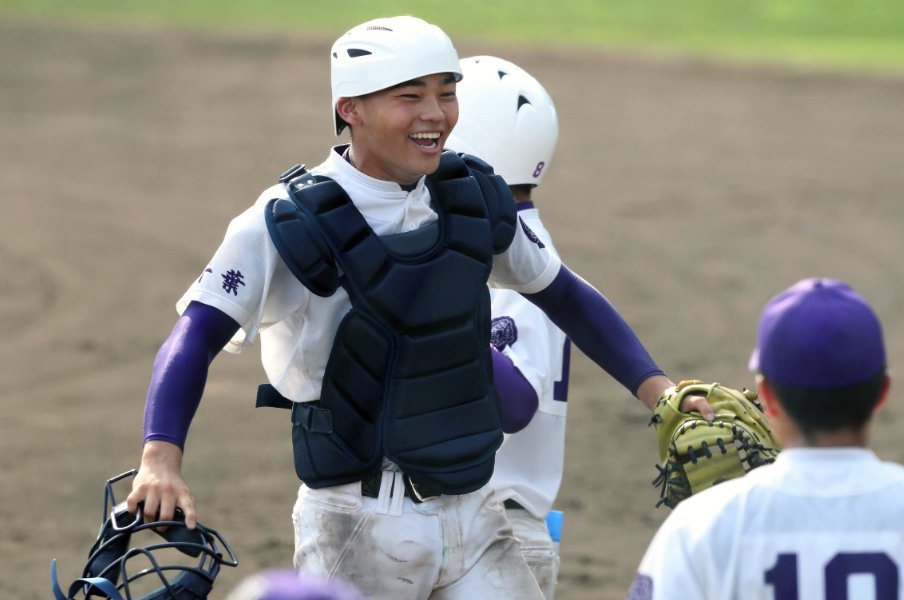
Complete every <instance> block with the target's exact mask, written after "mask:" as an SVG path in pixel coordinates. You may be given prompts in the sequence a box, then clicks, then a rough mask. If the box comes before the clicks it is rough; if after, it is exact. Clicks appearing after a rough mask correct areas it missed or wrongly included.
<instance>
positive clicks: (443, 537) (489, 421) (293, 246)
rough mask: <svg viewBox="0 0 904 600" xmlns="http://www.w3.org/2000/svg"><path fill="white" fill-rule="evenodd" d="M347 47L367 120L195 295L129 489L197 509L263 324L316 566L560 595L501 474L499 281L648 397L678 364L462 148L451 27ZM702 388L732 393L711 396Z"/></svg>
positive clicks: (422, 25) (301, 518)
mask: <svg viewBox="0 0 904 600" xmlns="http://www.w3.org/2000/svg"><path fill="white" fill-rule="evenodd" d="M330 61H331V80H332V92H333V94H332V95H333V100H332V106H331V109H330V110H331V113H332V118H333V122H334V123H335V130H336V134H337V135H339V134H340V133H341V132H342V131H343V130H345V129H348V130H350V136H351V141H350V143H346V144H340V145H338V146H335V147H333V148H332V149H331V150H330V151H329V155H328V156H327V158H326V160H325V161H324V162H323V163H321V164H320V165H318V166H317V167H315V168H313V169H312V170H311V171H310V172H308V171H306V170H305V169H303V168H301V167H295V168H292V169H289V170H288V171H286V172H285V173H283V175H282V176H280V177H279V181H278V183H277V184H276V185H274V186H272V187H270V188H268V189H267V190H265V191H264V192H263V194H261V196H260V197H259V198H258V201H257V202H256V203H255V204H254V205H253V206H252V207H250V208H249V209H248V210H246V211H245V212H243V213H242V214H241V215H239V216H238V217H236V218H235V219H234V220H233V221H232V222H231V223H230V225H229V228H228V229H227V231H226V236H225V239H224V240H223V242H222V244H221V245H220V247H219V248H218V249H217V251H216V252H215V253H214V255H213V257H212V259H211V260H210V262H209V264H208V265H207V267H206V268H204V269H203V270H202V272H201V274H200V276H199V277H198V279H197V280H195V281H194V282H193V283H192V284H191V286H190V287H189V289H188V290H187V291H186V292H185V294H184V295H183V296H182V298H181V299H180V300H179V302H178V304H177V308H178V310H179V311H180V313H181V315H180V317H179V319H178V320H177V322H176V325H175V326H174V328H173V330H172V333H171V334H170V336H169V337H168V338H167V340H166V341H165V342H164V344H163V346H162V347H161V349H160V351H159V352H158V355H157V360H156V361H155V364H154V371H153V374H152V376H151V384H150V387H149V390H148V397H147V402H146V405H145V422H144V441H145V444H144V449H143V453H142V460H141V467H140V469H139V473H138V475H137V476H136V478H135V480H134V482H133V488H132V493H131V494H130V495H129V498H128V506H129V508H130V509H131V510H135V509H136V507H137V504H138V503H139V502H143V503H144V512H145V514H147V515H149V516H151V517H154V518H156V517H158V515H159V517H160V518H168V517H169V516H170V515H171V514H172V512H173V510H174V507H177V506H178V507H180V508H181V509H182V510H183V511H184V513H185V518H186V522H187V523H188V525H190V526H191V525H193V524H194V523H195V522H196V518H197V517H196V512H195V506H194V500H193V499H192V496H191V493H190V491H189V489H188V487H187V485H186V483H185V481H184V480H183V478H182V474H181V465H182V450H183V447H184V444H185V439H186V435H187V432H188V428H189V425H190V423H191V420H192V418H193V416H194V413H195V410H196V408H197V407H198V404H199V402H200V400H201V396H202V392H203V389H204V385H205V382H206V379H207V372H208V366H209V364H210V362H211V361H212V360H213V359H214V357H215V356H216V355H217V354H218V353H219V351H220V350H221V349H223V348H224V347H225V348H226V349H227V350H229V351H233V352H237V351H240V350H241V349H242V348H244V347H246V346H248V345H250V344H252V343H253V342H254V341H255V340H256V339H257V338H258V336H259V337H260V340H261V360H262V363H263V366H264V370H265V371H266V374H267V378H268V380H269V383H268V384H266V385H264V386H262V387H261V389H260V390H259V393H258V404H259V405H265V406H280V407H285V408H288V409H290V410H291V420H292V447H293V454H294V459H295V471H296V475H297V476H298V478H299V479H300V480H301V481H302V485H301V487H300V489H299V494H298V500H297V503H296V505H295V509H294V511H293V521H294V526H295V567H296V568H297V569H298V570H299V571H300V572H302V573H307V574H313V575H328V576H331V577H337V578H341V579H343V580H345V581H348V582H349V583H350V584H352V585H353V586H355V587H357V588H358V589H360V590H361V591H362V593H364V594H365V595H366V596H367V597H368V598H372V599H380V598H391V599H393V600H404V599H409V598H410V599H424V598H443V599H449V600H452V599H458V598H461V599H464V598H468V599H470V598H518V599H519V600H520V599H525V598H528V599H529V598H536V599H539V598H542V594H541V592H540V590H539V587H538V586H537V583H536V581H535V580H534V578H533V576H532V575H531V572H530V569H529V568H528V566H527V564H526V562H525V561H524V558H523V557H522V555H521V551H520V546H519V543H518V541H517V540H516V539H515V538H514V537H513V535H512V532H511V527H510V525H509V523H508V520H507V519H506V518H505V513H504V511H503V510H502V507H501V506H500V505H499V503H498V502H496V501H495V499H494V496H493V491H492V488H491V487H490V486H489V485H487V484H488V481H489V479H490V476H491V475H492V471H493V466H494V462H495V461H494V458H495V453H496V450H497V449H498V447H499V445H500V444H501V442H502V439H503V431H504V430H512V429H513V428H514V427H515V425H513V424H512V423H511V422H510V419H509V415H511V414H514V413H515V412H517V411H514V410H512V409H511V408H510V407H505V406H500V398H499V395H498V394H497V392H496V390H495V387H494V386H493V382H492V371H493V369H492V361H494V360H497V359H494V358H493V356H494V354H493V352H491V350H490V339H489V338H490V335H489V334H490V311H489V291H488V289H487V283H488V282H489V284H490V285H492V286H494V287H505V288H508V289H513V290H516V291H518V292H520V293H522V294H524V295H526V296H527V297H529V298H530V299H532V301H533V302H534V303H536V304H537V305H538V306H540V307H541V308H543V309H544V310H545V311H546V312H547V314H548V315H550V317H551V318H552V319H553V320H554V321H555V322H556V323H557V324H558V325H559V326H560V327H561V328H562V329H563V330H564V331H566V332H568V333H569V334H570V335H571V338H572V339H573V340H574V342H575V344H576V345H577V346H579V347H580V348H581V349H582V350H583V351H584V352H585V353H586V354H587V355H588V356H589V357H590V358H591V359H592V360H594V361H595V362H596V363H597V364H598V365H600V366H601V367H603V368H605V369H606V370H607V371H608V372H610V373H612V374H613V375H614V376H615V377H616V379H618V381H620V382H621V383H622V384H623V385H624V386H625V387H626V388H627V389H628V390H629V391H630V392H631V393H632V394H634V395H636V397H637V398H638V399H639V400H641V401H642V402H643V403H644V404H645V405H646V406H648V407H650V406H652V404H653V403H654V402H655V400H656V399H657V398H658V397H659V395H660V394H661V392H662V391H663V390H665V389H666V388H668V387H670V386H671V385H672V382H671V381H670V380H669V378H668V377H666V376H665V375H664V373H663V372H662V370H661V369H660V368H659V367H658V366H657V365H656V363H655V362H654V361H653V360H652V358H651V357H650V355H649V353H648V352H647V351H646V349H645V348H644V347H643V345H642V344H641V343H640V341H639V340H638V339H637V337H636V336H635V335H634V334H633V332H632V331H631V329H630V327H629V326H628V325H627V323H625V321H624V320H623V319H622V318H621V316H620V315H619V314H618V312H617V311H615V310H614V308H613V307H612V306H611V305H610V304H609V302H608V301H607V300H606V298H605V297H603V296H602V295H601V294H600V293H599V292H598V291H596V290H595V289H594V288H593V287H592V286H590V285H589V284H588V283H586V282H585V281H584V280H582V279H581V278H580V277H578V276H577V275H575V274H574V273H572V272H571V271H570V270H569V269H568V268H567V267H566V266H565V265H563V264H562V263H561V261H560V260H559V258H558V257H557V256H556V255H555V254H554V253H552V252H550V251H549V250H547V249H546V245H545V244H544V243H543V242H542V241H541V240H540V239H539V238H537V236H536V235H535V234H534V233H533V232H532V231H531V230H530V228H529V227H528V226H527V225H526V223H524V222H523V221H519V220H518V219H517V216H516V214H515V211H514V202H513V200H512V197H511V193H510V191H509V190H508V188H507V186H506V185H505V183H504V181H502V179H501V178H499V177H498V176H496V175H494V174H492V171H491V169H490V167H489V166H488V165H486V163H483V162H482V161H480V160H479V159H476V158H471V157H467V156H459V155H457V154H455V153H453V152H443V147H444V145H445V142H446V140H447V138H448V136H449V134H450V132H451V131H452V128H453V127H454V126H455V124H456V122H457V121H458V101H457V99H456V95H455V91H456V83H457V82H458V81H459V80H460V79H461V69H460V66H459V59H458V54H457V52H456V51H455V48H454V47H453V45H452V42H451V40H450V39H449V38H448V36H446V34H445V33H444V32H443V31H442V30H441V29H439V28H438V27H436V26H435V25H430V24H429V23H426V22H425V21H423V20H421V19H417V18H414V17H407V16H406V17H392V18H382V19H375V20H372V21H368V22H366V23H363V24H361V25H359V26H356V27H354V28H352V29H351V30H349V31H348V32H347V33H346V34H344V35H343V36H341V37H340V38H339V39H338V40H337V41H336V42H335V43H334V44H333V47H332V50H331V52H330ZM504 401H505V400H504V399H503V400H502V402H504ZM685 409H688V410H689V409H697V410H701V411H703V412H704V413H705V412H707V411H709V413H710V414H711V412H712V411H711V409H710V407H709V406H708V405H707V404H706V400H705V399H704V398H699V397H698V398H694V399H691V400H689V401H688V402H687V403H686V405H685Z"/></svg>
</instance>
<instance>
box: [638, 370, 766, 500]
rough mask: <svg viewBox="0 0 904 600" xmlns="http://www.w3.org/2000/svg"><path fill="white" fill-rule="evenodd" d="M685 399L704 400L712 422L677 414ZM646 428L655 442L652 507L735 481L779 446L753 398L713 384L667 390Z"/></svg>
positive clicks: (682, 384) (697, 415) (692, 383)
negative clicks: (656, 490)
mask: <svg viewBox="0 0 904 600" xmlns="http://www.w3.org/2000/svg"><path fill="white" fill-rule="evenodd" d="M687 395H699V396H706V399H707V402H708V403H709V405H710V406H711V407H712V409H713V413H714V415H715V416H714V418H713V420H712V421H707V420H706V419H704V418H703V416H702V415H700V413H698V412H689V413H686V412H681V410H679V407H680V406H681V401H682V400H683V399H684V397H685V396H687ZM650 424H651V425H653V426H654V427H655V428H656V435H657V437H658V439H659V460H660V461H661V464H659V465H656V468H657V469H659V476H658V477H657V478H656V479H655V480H654V481H653V485H654V486H656V487H658V488H659V496H660V498H659V501H658V502H657V503H656V506H657V507H658V506H661V505H663V504H665V505H666V506H668V507H669V508H675V506H676V505H677V504H678V503H679V502H681V501H682V500H684V499H685V498H687V497H688V496H690V495H692V494H696V493H697V492H700V491H702V490H705V489H706V488H708V487H712V486H713V485H715V484H717V483H720V482H722V481H726V480H728V479H734V478H735V477H741V476H742V475H744V474H745V473H747V472H748V471H750V470H751V469H755V468H756V467H759V466H762V465H765V464H768V463H771V462H774V461H775V457H776V456H777V455H778V452H779V449H780V446H779V444H778V442H777V441H776V440H775V438H774V437H773V436H772V429H771V428H770V426H769V422H768V421H767V420H766V415H765V414H764V412H763V408H762V406H761V405H760V403H759V400H758V399H757V394H756V392H754V391H751V390H747V389H745V390H743V391H738V390H734V389H731V388H728V387H725V386H723V385H720V384H718V383H709V384H707V383H703V382H702V381H696V380H693V381H682V382H680V383H678V385H676V386H675V387H673V388H669V389H667V390H666V391H665V392H663V394H662V395H661V396H660V397H659V400H658V401H657V402H656V406H655V407H653V418H652V419H651V420H650Z"/></svg>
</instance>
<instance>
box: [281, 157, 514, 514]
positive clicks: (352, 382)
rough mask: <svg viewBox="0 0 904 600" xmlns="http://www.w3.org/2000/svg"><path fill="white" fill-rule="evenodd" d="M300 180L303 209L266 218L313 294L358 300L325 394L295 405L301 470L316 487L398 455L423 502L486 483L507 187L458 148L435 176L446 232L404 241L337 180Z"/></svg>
mask: <svg viewBox="0 0 904 600" xmlns="http://www.w3.org/2000/svg"><path fill="white" fill-rule="evenodd" d="M286 185H287V189H288V190H289V195H290V197H291V201H288V200H274V201H272V202H271V204H270V206H269V207H268V210H267V212H266V215H267V217H266V218H267V225H268V228H269V231H270V235H271V237H273V238H274V244H275V245H276V248H277V250H278V251H279V252H280V255H281V256H282V257H283V259H284V260H285V261H286V263H287V265H288V266H289V268H290V269H291V270H292V272H293V273H294V274H295V275H296V277H298V278H299V279H300V280H301V281H302V282H303V283H304V284H305V285H306V286H307V287H308V288H309V289H311V290H312V292H314V293H319V294H321V295H330V294H332V293H334V292H335V290H336V289H337V288H338V286H339V285H340V282H341V285H342V286H343V288H344V289H345V290H346V292H347V293H348V295H349V299H350V300H351V304H352V309H351V310H350V311H349V312H348V313H347V314H346V316H345V317H344V318H343V320H342V322H341V323H340V325H339V329H338V331H337V333H336V337H335V341H334V344H333V349H332V351H331V353H330V357H329V360H328V362H327V366H326V372H325V374H324V380H323V388H322V392H321V397H320V400H319V401H318V402H316V403H309V404H310V405H311V406H310V408H309V409H307V410H305V411H297V410H293V447H294V452H295V468H296V472H297V474H298V476H299V477H300V478H301V479H302V480H303V481H304V482H305V484H307V485H308V486H310V487H314V488H317V487H326V486H332V485H339V484H342V483H350V482H353V481H358V480H360V479H362V478H363V477H364V476H366V475H368V474H370V473H373V472H375V471H379V470H380V468H381V465H382V462H383V459H384V457H385V458H388V459H390V460H392V461H393V462H394V463H396V464H397V465H399V467H400V468H401V469H402V470H403V471H404V472H405V473H406V474H407V475H408V477H409V478H410V479H411V481H412V482H413V483H414V484H416V485H417V488H418V490H419V492H420V493H421V494H422V495H426V496H432V495H438V494H464V493H468V492H471V491H474V490H476V489H479V488H480V487H482V486H483V485H484V484H485V483H486V482H487V481H488V480H489V478H490V476H491V475H492V472H493V464H494V456H495V452H496V449H497V448H498V447H499V444H500V443H501V442H502V431H501V429H500V424H499V400H498V397H497V395H496V390H495V388H494V387H493V384H492V371H491V359H490V343H489V335H490V310H489V292H488V290H487V286H486V284H487V277H488V275H489V272H490V269H491V268H492V261H493V254H494V253H498V252H502V251H504V250H505V249H506V248H507V247H508V245H509V244H510V243H511V240H512V238H513V237H514V234H515V223H516V221H515V211H514V201H513V199H512V197H511V194H510V192H509V190H508V187H507V186H506V185H505V182H504V181H502V179H501V178H499V177H497V176H495V175H493V173H492V169H490V168H489V167H488V166H487V165H486V164H485V163H482V162H480V161H477V160H475V159H473V158H471V157H466V156H461V157H460V156H459V155H456V154H454V153H450V152H447V153H445V154H444V155H443V158H442V160H441V163H440V168H439V169H438V170H437V172H436V173H434V174H433V175H431V176H430V177H429V178H428V180H427V185H428V187H429V189H430V193H431V200H432V202H433V208H434V210H435V211H436V212H437V214H438V220H437V223H436V226H435V228H434V230H435V234H430V233H425V231H427V232H429V231H431V230H430V228H421V229H419V230H418V231H416V232H412V233H411V234H407V233H402V234H395V235H393V236H388V237H391V238H392V240H391V242H390V240H389V239H388V238H387V239H381V238H380V237H378V236H377V235H376V234H375V233H374V232H373V230H371V228H370V227H369V226H368V225H367V223H366V221H365V220H364V217H363V216H362V215H361V213H360V212H359V211H358V209H357V208H356V207H355V205H354V204H353V203H352V202H351V200H350V199H349V198H348V195H347V194H346V193H345V191H344V190H342V188H341V187H340V186H339V185H338V184H336V183H335V182H333V181H331V180H329V179H326V178H318V177H312V176H311V175H310V174H306V175H302V176H301V179H300V180H299V178H297V177H296V178H294V179H291V180H289V181H287V182H286ZM293 213H294V214H293ZM425 235H435V240H434V241H433V243H425ZM324 249H326V251H324ZM340 274H341V277H340ZM322 411H327V413H326V414H328V415H329V423H330V427H324V426H323V422H324V419H325V417H324V413H323V412H322ZM295 413H299V414H298V416H297V418H296V416H295ZM302 413H304V414H302ZM312 414H313V415H316V418H313V417H312V416H311V415H312ZM315 424H316V426H315Z"/></svg>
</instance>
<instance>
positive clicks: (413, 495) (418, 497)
mask: <svg viewBox="0 0 904 600" xmlns="http://www.w3.org/2000/svg"><path fill="white" fill-rule="evenodd" d="M402 481H403V482H404V483H405V497H406V498H410V499H411V501H412V502H414V503H415V504H420V503H421V502H426V501H427V500H433V499H434V498H438V496H427V495H425V494H422V493H421V492H420V491H419V490H418V486H417V484H416V483H414V482H413V481H411V478H410V477H408V475H405V474H404V473H402ZM382 484H383V472H382V471H377V472H376V473H371V474H370V475H366V476H364V477H363V478H362V479H361V495H362V496H367V497H368V498H379V497H380V486H381V485H382Z"/></svg>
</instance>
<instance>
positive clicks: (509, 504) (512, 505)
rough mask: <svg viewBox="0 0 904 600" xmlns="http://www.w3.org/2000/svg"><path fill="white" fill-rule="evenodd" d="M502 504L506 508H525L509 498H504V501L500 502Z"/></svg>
mask: <svg viewBox="0 0 904 600" xmlns="http://www.w3.org/2000/svg"><path fill="white" fill-rule="evenodd" d="M502 506H504V507H506V508H510V509H512V508H513V509H516V510H527V509H526V508H524V507H523V506H521V505H520V504H519V503H518V502H515V501H514V500H512V499H511V498H506V500H505V502H503V503H502Z"/></svg>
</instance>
